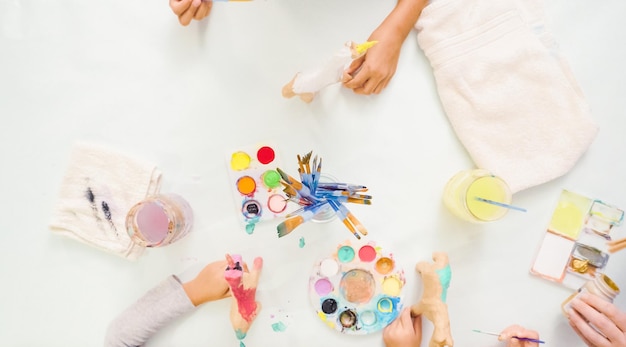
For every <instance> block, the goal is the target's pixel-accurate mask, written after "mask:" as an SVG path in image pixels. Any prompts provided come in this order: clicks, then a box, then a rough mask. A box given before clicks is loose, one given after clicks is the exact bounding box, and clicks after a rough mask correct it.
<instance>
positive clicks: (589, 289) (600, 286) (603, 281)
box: [561, 274, 619, 317]
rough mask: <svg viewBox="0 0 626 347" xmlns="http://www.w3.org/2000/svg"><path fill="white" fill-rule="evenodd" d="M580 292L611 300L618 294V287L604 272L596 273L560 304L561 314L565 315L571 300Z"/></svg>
mask: <svg viewBox="0 0 626 347" xmlns="http://www.w3.org/2000/svg"><path fill="white" fill-rule="evenodd" d="M582 293H589V294H592V295H595V296H598V297H600V298H602V299H604V300H606V301H608V302H611V303H612V302H613V299H615V297H616V296H617V294H619V287H618V286H617V285H616V284H615V282H613V280H611V279H610V278H609V276H607V275H605V274H599V275H597V276H596V277H595V278H594V279H593V280H591V281H587V283H585V284H584V285H583V286H582V287H580V288H579V289H578V291H577V292H576V293H574V294H572V295H570V297H569V298H567V299H566V300H565V301H563V304H561V309H562V310H563V314H564V315H565V316H566V317H567V316H568V315H569V314H568V311H569V310H570V308H571V304H570V303H571V302H572V300H574V299H575V298H576V297H577V296H578V295H580V294H582Z"/></svg>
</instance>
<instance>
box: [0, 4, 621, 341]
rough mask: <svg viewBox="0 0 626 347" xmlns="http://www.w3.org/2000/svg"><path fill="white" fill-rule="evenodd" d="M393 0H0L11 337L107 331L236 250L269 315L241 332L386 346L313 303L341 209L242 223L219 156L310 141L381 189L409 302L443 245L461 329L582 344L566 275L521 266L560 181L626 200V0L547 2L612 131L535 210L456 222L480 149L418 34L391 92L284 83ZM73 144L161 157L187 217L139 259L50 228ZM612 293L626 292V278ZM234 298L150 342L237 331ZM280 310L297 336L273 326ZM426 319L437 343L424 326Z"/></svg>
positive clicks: (528, 202)
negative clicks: (452, 108)
mask: <svg viewBox="0 0 626 347" xmlns="http://www.w3.org/2000/svg"><path fill="white" fill-rule="evenodd" d="M393 5H394V1H393V0H385V1H383V0H316V1H313V0H257V1H254V2H252V3H216V4H215V6H214V9H213V13H212V14H211V15H210V17H209V18H208V19H206V20H204V21H202V22H194V23H193V24H191V25H190V26H189V27H182V26H180V25H179V24H178V22H177V20H176V18H175V17H174V15H173V14H172V13H171V12H170V9H169V7H168V5H167V2H166V1H153V2H147V1H144V2H136V1H121V0H107V1H54V0H53V1H48V0H47V1H42V0H33V1H18V0H0V117H2V120H3V125H2V126H1V127H0V144H1V145H0V153H1V158H2V170H0V178H1V179H0V192H1V194H0V204H1V206H2V214H1V216H2V218H0V230H1V233H0V241H1V242H0V271H1V272H0V274H1V275H2V282H3V284H2V286H1V287H2V289H1V290H0V293H1V294H2V295H0V341H2V345H6V346H99V345H101V344H102V340H103V337H104V333H105V329H106V327H107V325H108V324H109V322H110V321H111V320H112V319H113V318H114V317H115V316H116V315H117V314H118V313H120V312H121V311H122V310H123V309H124V308H125V307H127V306H128V305H130V304H131V303H133V302H134V301H135V300H136V299H137V298H138V297H140V296H141V295H142V294H143V293H144V292H145V291H146V290H148V289H149V288H151V287H152V286H154V285H155V284H157V283H158V282H159V281H161V280H162V279H164V278H165V277H166V276H167V275H169V274H172V273H181V272H184V271H185V270H186V269H189V268H193V267H197V266H200V265H201V264H205V263H206V262H209V261H212V260H215V259H220V258H222V257H223V255H224V254H225V253H227V252H231V253H240V254H242V255H243V256H244V259H246V260H248V261H249V262H251V261H252V259H253V257H255V256H262V257H263V258H264V260H265V268H264V271H263V274H262V277H261V281H260V284H259V289H258V293H257V297H258V299H259V300H260V301H261V302H262V303H263V311H262V312H261V313H260V315H259V317H258V319H257V320H256V321H255V323H254V325H253V327H252V329H251V331H250V332H249V334H248V337H247V338H246V339H245V343H246V345H247V346H249V347H255V346H317V345H323V346H333V345H341V346H382V338H381V333H374V334H370V335H367V336H346V335H342V334H340V333H337V332H334V331H331V330H330V329H328V328H327V327H326V326H325V325H324V324H323V323H322V322H321V321H320V320H319V319H318V318H317V317H316V315H315V313H314V310H313V309H312V307H311V305H310V304H309V299H308V294H307V290H306V286H307V281H308V276H309V272H310V271H311V268H312V265H313V263H314V261H315V260H316V259H319V258H321V257H323V256H326V255H329V254H330V253H331V252H333V251H334V250H335V247H336V246H337V244H338V243H340V242H342V241H344V240H347V239H350V235H349V234H348V233H347V232H346V230H345V228H344V226H343V225H342V224H341V223H339V222H337V221H335V222H332V223H328V224H307V225H304V226H302V227H300V228H298V229H297V230H296V231H294V232H293V235H289V236H288V237H285V238H282V239H278V238H277V237H276V232H275V228H276V224H277V223H271V222H270V223H266V224H263V225H259V226H257V229H256V231H255V232H254V234H252V235H248V234H246V233H245V232H244V231H243V230H242V228H241V225H240V224H239V223H238V221H237V218H236V217H235V210H234V206H233V203H232V196H231V194H230V190H229V188H228V176H227V170H226V168H227V167H226V163H225V160H224V158H225V155H226V154H227V153H228V152H229V151H230V150H232V149H233V148H237V147H240V146H246V145H248V144H252V143H256V142H259V141H270V142H271V143H273V144H275V146H276V148H277V149H278V150H279V151H280V154H281V156H282V159H283V166H284V167H286V168H287V169H288V171H291V172H295V170H296V155H297V154H303V153H306V152H308V151H310V150H313V151H314V152H315V153H317V154H318V155H320V156H322V157H323V158H324V171H326V172H327V173H331V174H332V175H334V176H336V177H339V178H341V179H342V180H345V181H350V182H355V183H362V184H365V185H367V186H368V187H370V192H371V194H372V195H373V196H374V204H373V205H372V206H353V205H351V208H352V210H353V212H354V213H355V215H356V216H357V217H358V218H359V219H361V221H362V222H363V223H364V224H365V226H366V227H367V228H368V229H369V231H370V235H369V236H367V238H368V240H370V241H374V242H376V243H377V244H378V245H380V246H382V247H383V249H386V250H389V251H390V252H393V253H394V255H395V257H396V259H397V261H398V263H399V264H400V266H403V267H404V268H405V270H406V274H407V284H406V288H405V293H406V295H405V300H406V301H405V302H406V303H412V302H414V301H415V300H417V298H418V297H419V291H420V286H419V282H418V276H417V274H416V273H414V272H413V267H414V265H415V263H416V262H417V261H419V260H425V259H428V258H429V257H430V254H431V252H433V251H436V250H441V251H446V252H448V254H449V256H450V262H451V266H452V271H453V277H452V285H451V287H450V289H449V292H448V305H449V312H450V318H451V328H452V333H453V336H454V338H455V342H456V344H455V345H456V346H497V345H499V343H498V342H497V341H495V338H493V337H489V336H486V335H479V334H476V333H473V332H472V329H481V330H488V331H499V330H500V329H502V328H504V327H505V326H507V325H508V324H511V323H518V324H521V325H524V326H527V327H529V328H533V329H536V330H538V331H539V332H540V334H541V337H542V339H544V340H546V341H548V343H549V345H550V346H579V345H582V343H581V342H580V341H579V340H578V338H577V336H576V335H575V334H574V333H573V331H572V330H571V329H570V328H569V326H568V324H567V321H566V319H565V318H564V317H563V316H562V315H561V311H560V304H561V302H562V301H563V300H564V299H565V298H566V297H567V296H568V295H569V294H570V290H568V289H566V288H563V287H561V286H559V285H556V284H554V283H550V282H548V281H545V280H542V279H539V278H537V277H534V276H532V275H530V274H529V273H528V270H529V268H530V265H531V262H532V258H533V256H534V253H535V251H536V249H537V247H538V245H539V242H540V240H541V237H542V235H543V233H544V232H545V228H546V226H547V223H548V221H549V218H550V215H551V213H552V211H553V209H554V207H555V203H556V201H557V198H558V196H559V194H560V192H561V190H562V189H569V190H572V191H574V192H577V193H580V194H583V195H586V196H589V197H592V198H601V199H603V200H604V201H606V202H609V203H611V204H614V205H617V206H620V207H626V165H625V164H624V157H625V154H626V136H624V130H625V129H626V117H625V115H624V110H626V97H625V96H624V81H625V80H626V69H625V68H624V62H626V49H625V48H624V42H626V21H624V19H623V15H624V14H625V13H626V2H624V1H623V0H608V1H600V2H595V3H590V2H588V1H582V0H554V1H549V2H547V3H546V6H547V7H546V10H547V14H548V17H549V24H550V26H551V30H552V32H553V33H554V35H555V37H556V38H557V40H558V42H559V43H560V47H561V50H562V52H563V54H564V55H565V56H566V57H567V59H568V60H569V62H570V64H571V67H572V69H573V71H574V74H575V75H576V78H577V79H578V82H579V84H580V86H581V87H582V89H583V91H584V93H585V94H586V97H587V98H588V101H589V103H590V105H591V107H592V110H593V114H594V117H595V119H596V120H597V122H598V124H599V127H600V132H599V135H598V137H597V139H596V140H595V142H594V143H593V144H592V146H591V147H590V148H589V150H588V152H587V153H586V154H585V155H584V156H583V157H582V158H581V159H580V161H579V162H578V163H577V165H576V166H575V167H574V168H573V169H572V170H571V172H569V173H568V174H567V175H565V176H564V177H561V178H558V179H556V180H553V181H551V182H549V183H546V184H543V185H541V186H537V187H534V188H531V189H528V190H525V191H522V192H520V193H518V194H516V195H515V196H514V202H515V203H516V204H517V205H520V206H524V207H526V208H527V209H528V212H527V213H519V212H515V211H513V212H511V213H509V214H508V215H507V216H506V217H505V218H504V219H503V220H501V221H498V222H495V223H492V224H486V225H470V224H468V223H465V222H462V221H460V220H458V219H456V218H454V217H453V216H452V215H451V214H450V213H449V212H448V211H447V210H446V209H445V207H444V206H443V205H442V203H441V193H442V190H443V187H444V185H445V183H446V181H447V180H448V178H450V177H451V176H452V175H453V174H454V173H456V172H457V171H459V170H463V169H468V168H472V167H473V163H472V162H471V160H470V158H469V157H468V155H467V153H466V152H465V150H464V148H463V147H462V145H461V144H460V143H459V141H458V140H457V138H456V137H455V134H454V133H453V131H452V129H451V127H450V125H449V123H448V121H447V118H446V116H445V114H444V113H443V111H442V108H441V105H440V103H439V99H438V97H437V93H436V89H435V85H434V81H433V76H432V70H431V68H430V65H429V64H428V61H427V59H426V58H425V57H424V55H423V53H422V51H421V50H420V49H419V47H418V46H417V43H416V39H415V32H412V33H411V34H410V35H409V37H408V39H407V40H406V42H405V45H404V47H403V50H402V54H401V57H400V62H399V65H398V70H397V73H396V75H395V77H394V78H393V80H392V82H391V83H390V84H389V86H388V87H387V89H386V90H385V91H384V92H383V93H382V94H381V95H377V96H359V95H355V94H353V93H352V92H351V91H349V90H346V89H342V88H340V87H339V86H338V85H337V86H332V87H329V88H327V89H325V90H324V91H323V92H322V93H321V94H320V95H319V96H318V98H317V99H316V100H315V101H314V102H313V103H311V104H305V103H303V102H300V101H299V100H297V99H289V100H288V99H284V98H282V97H281V95H280V90H281V87H282V85H283V84H284V83H286V82H287V81H289V80H290V79H291V77H292V76H293V74H294V73H295V72H296V71H298V70H299V69H302V68H304V67H307V66H311V65H314V64H317V63H320V62H322V61H324V60H325V59H327V57H328V56H329V55H330V54H332V52H334V51H335V50H336V49H337V48H338V47H340V46H341V45H342V44H343V42H344V41H347V40H355V41H360V40H364V39H366V38H367V37H368V36H369V34H370V33H371V31H372V30H373V29H374V28H375V27H376V26H377V25H378V24H379V23H380V22H381V21H382V19H383V18H384V17H385V16H386V14H387V13H389V11H390V10H391V9H392V7H393ZM78 140H86V141H92V142H95V143H101V144H104V145H107V146H110V147H111V148H114V149H120V150H123V151H126V152H127V153H129V154H131V155H134V156H136V157H138V158H141V159H144V160H149V161H152V162H153V163H155V164H156V165H158V167H159V168H160V169H161V170H162V171H163V174H164V176H163V187H162V191H164V192H176V193H179V194H181V195H183V196H184V197H186V198H187V199H188V200H189V202H190V203H191V205H192V207H193V209H194V211H195V214H196V222H195V225H194V228H193V231H192V232H191V233H190V234H189V235H188V236H187V237H186V238H184V239H183V240H181V241H179V242H177V243H175V244H173V245H171V246H168V247H165V248H160V249H149V250H148V251H147V252H146V253H145V254H144V255H143V256H142V257H141V258H140V259H139V260H137V261H136V262H131V261H128V260H126V259H123V258H119V257H117V256H114V255H111V254H108V253H105V252H101V251H98V250H96V249H93V248H91V247H88V246H86V245H83V244H81V243H79V242H76V241H74V240H70V239H68V238H65V237H62V236H59V235H55V234H52V233H51V232H50V230H49V229H48V223H49V221H50V219H51V216H52V211H53V208H54V205H55V203H56V201H57V195H58V190H59V186H60V182H61V178H62V176H63V174H64V172H65V169H66V166H67V164H68V160H69V151H70V148H71V145H72V144H73V143H74V142H75V141H78ZM407 183H408V185H407ZM622 228H623V226H622ZM620 233H621V235H624V234H625V232H624V231H623V230H622V231H620ZM300 237H304V238H305V240H306V245H305V246H304V247H303V248H300V247H299V245H298V243H299V238H300ZM625 262H626V251H624V252H621V253H617V254H615V255H613V256H612V258H611V261H610V263H609V266H608V268H607V273H608V274H609V275H610V276H611V277H612V278H613V279H614V280H615V281H616V282H617V284H618V285H621V287H625V288H626V271H624V269H623V265H622V264H624V263H625ZM616 303H617V305H618V306H619V307H621V308H622V309H626V295H621V296H618V298H617V300H616ZM229 304H230V302H229V301H228V300H223V301H220V302H214V303H209V304H206V305H204V306H202V307H201V308H199V309H197V310H195V311H194V312H193V313H191V314H188V315H185V316H183V317H181V318H180V319H178V320H177V321H175V322H173V323H172V324H171V325H169V326H168V327H167V328H165V329H164V330H162V331H161V332H159V333H158V334H157V335H156V336H155V337H154V338H153V339H152V340H151V341H150V342H149V344H148V345H150V346H238V342H237V341H236V339H235V335H234V333H233V332H232V330H231V327H230V323H229V321H228V309H229ZM277 320H281V321H283V322H284V323H285V324H286V325H287V329H286V330H285V331H284V332H274V331H273V330H272V328H271V324H272V323H274V322H276V321H277ZM424 325H425V332H424V335H425V337H424V341H427V340H428V338H429V337H430V331H429V329H431V326H430V325H429V323H428V322H425V323H424ZM423 345H425V343H424V344H423Z"/></svg>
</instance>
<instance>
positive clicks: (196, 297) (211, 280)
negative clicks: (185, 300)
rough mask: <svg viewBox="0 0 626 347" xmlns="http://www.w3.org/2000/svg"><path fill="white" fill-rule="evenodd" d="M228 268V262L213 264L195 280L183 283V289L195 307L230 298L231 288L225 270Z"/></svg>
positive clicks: (221, 261) (206, 267)
mask: <svg viewBox="0 0 626 347" xmlns="http://www.w3.org/2000/svg"><path fill="white" fill-rule="evenodd" d="M227 266H228V262H226V260H220V261H215V262H212V263H210V264H208V265H207V266H205V267H204V268H203V269H202V271H200V273H199V274H198V275H197V276H196V277H195V278H194V279H193V280H191V281H189V282H186V283H183V289H184V290H185V292H186V293H187V296H188V297H189V299H190V300H191V302H192V303H193V304H194V306H198V305H201V304H204V303H205V302H209V301H214V300H219V299H223V298H225V297H227V296H230V288H229V287H228V283H227V282H226V280H225V279H224V269H226V267H227Z"/></svg>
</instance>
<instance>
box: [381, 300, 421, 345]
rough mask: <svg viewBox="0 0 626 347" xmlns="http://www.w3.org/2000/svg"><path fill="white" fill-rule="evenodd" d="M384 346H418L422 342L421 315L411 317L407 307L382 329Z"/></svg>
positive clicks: (409, 309)
mask: <svg viewBox="0 0 626 347" xmlns="http://www.w3.org/2000/svg"><path fill="white" fill-rule="evenodd" d="M383 341H384V342H385V346H386V347H419V346H420V345H421V344H422V316H417V317H411V308H410V307H407V308H405V309H404V310H402V312H401V313H400V315H399V316H398V317H397V318H396V319H395V320H394V321H393V322H391V324H389V325H388V326H386V327H385V329H384V330H383Z"/></svg>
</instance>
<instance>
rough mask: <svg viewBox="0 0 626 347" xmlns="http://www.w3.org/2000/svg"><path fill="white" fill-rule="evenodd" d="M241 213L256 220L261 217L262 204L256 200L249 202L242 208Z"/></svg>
mask: <svg viewBox="0 0 626 347" xmlns="http://www.w3.org/2000/svg"><path fill="white" fill-rule="evenodd" d="M241 213H243V215H244V216H245V217H246V218H248V219H251V218H254V217H257V216H259V215H261V204H259V202H258V201H256V200H247V201H246V202H244V203H243V206H242V207H241Z"/></svg>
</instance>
